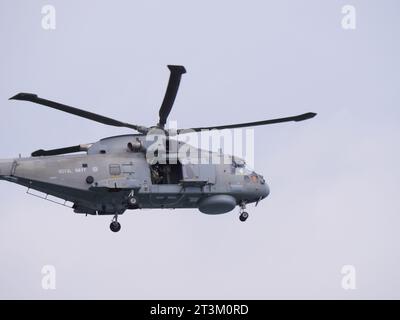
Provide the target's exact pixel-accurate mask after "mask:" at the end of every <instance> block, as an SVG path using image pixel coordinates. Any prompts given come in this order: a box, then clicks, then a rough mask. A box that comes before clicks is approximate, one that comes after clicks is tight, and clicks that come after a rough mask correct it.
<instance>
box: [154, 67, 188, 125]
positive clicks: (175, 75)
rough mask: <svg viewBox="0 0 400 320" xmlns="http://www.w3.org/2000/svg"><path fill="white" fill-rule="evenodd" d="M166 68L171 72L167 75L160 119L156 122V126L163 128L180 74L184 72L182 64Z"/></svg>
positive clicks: (172, 103)
mask: <svg viewBox="0 0 400 320" xmlns="http://www.w3.org/2000/svg"><path fill="white" fill-rule="evenodd" d="M168 69H169V70H170V71H171V74H170V76H169V81H168V86H167V91H166V92H165V96H164V100H163V102H162V105H161V108H160V111H159V116H160V121H159V122H158V126H159V127H161V128H164V126H165V124H166V122H167V118H168V115H169V113H170V112H171V109H172V106H173V105H174V101H175V98H176V94H177V93H178V89H179V84H180V82H181V78H182V74H184V73H186V69H185V67H184V66H171V65H169V66H168Z"/></svg>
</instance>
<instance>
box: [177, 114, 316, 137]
mask: <svg viewBox="0 0 400 320" xmlns="http://www.w3.org/2000/svg"><path fill="white" fill-rule="evenodd" d="M316 115H317V114H316V113H314V112H307V113H304V114H300V115H298V116H293V117H286V118H278V119H270V120H263V121H255V122H246V123H238V124H229V125H225V126H215V127H201V128H191V129H179V130H177V132H178V133H180V132H183V131H188V130H192V131H201V130H210V129H217V130H222V129H234V128H243V127H255V126H263V125H266V124H274V123H281V122H289V121H296V122H297V121H303V120H307V119H311V118H314V117H315V116H316Z"/></svg>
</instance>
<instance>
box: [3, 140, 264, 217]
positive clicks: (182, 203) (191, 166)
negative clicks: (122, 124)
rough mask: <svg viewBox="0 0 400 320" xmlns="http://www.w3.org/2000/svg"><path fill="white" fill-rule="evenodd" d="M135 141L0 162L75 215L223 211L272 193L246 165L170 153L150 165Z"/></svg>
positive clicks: (9, 175) (12, 176)
mask: <svg viewBox="0 0 400 320" xmlns="http://www.w3.org/2000/svg"><path fill="white" fill-rule="evenodd" d="M139 138H140V137H139ZM135 139H136V140H138V136H137V135H126V136H116V137H110V138H106V139H102V140H100V141H98V142H96V143H94V144H91V145H90V147H89V148H88V150H87V152H86V154H75V155H58V156H39V157H27V158H16V159H11V160H1V161H0V178H1V179H3V180H7V181H10V182H14V183H17V184H19V185H22V186H25V187H27V188H29V189H32V190H37V191H39V192H42V193H43V194H46V195H51V196H54V197H57V198H60V199H64V200H65V201H68V202H71V203H72V204H73V206H72V207H73V209H74V211H75V212H76V213H82V214H93V215H96V214H100V215H101V214H110V215H115V214H122V213H123V212H125V211H126V210H127V209H141V208H154V209H156V208H169V209H178V208H198V209H199V210H200V211H201V212H203V213H208V214H220V213H226V212H229V211H231V210H232V209H234V208H235V207H236V206H237V205H244V204H247V203H253V202H258V201H260V200H262V199H264V198H265V197H267V196H268V194H269V188H268V185H267V184H266V183H265V181H264V178H263V177H262V176H261V175H259V174H257V173H255V172H254V171H250V170H248V169H247V168H246V167H245V166H244V165H243V164H240V165H238V164H235V161H232V162H231V163H217V164H215V163H191V162H189V163H181V162H180V161H179V160H178V161H171V159H172V158H173V155H171V154H170V155H169V161H167V162H166V163H164V164H160V163H149V161H148V159H147V158H146V153H145V152H141V151H135V152H133V151H132V150H130V149H129V148H128V147H127V145H128V144H129V143H130V142H132V141H134V140H135ZM220 156H221V158H222V157H226V156H225V155H222V154H221V155H220ZM231 159H234V158H232V157H231ZM194 162H195V161H194ZM132 197H133V198H134V201H131V199H132Z"/></svg>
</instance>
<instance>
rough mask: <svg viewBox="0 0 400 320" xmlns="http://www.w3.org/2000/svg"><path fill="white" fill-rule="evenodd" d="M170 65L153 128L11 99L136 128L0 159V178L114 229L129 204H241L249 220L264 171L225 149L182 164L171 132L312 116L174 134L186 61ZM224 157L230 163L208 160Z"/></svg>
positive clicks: (263, 192)
mask: <svg viewBox="0 0 400 320" xmlns="http://www.w3.org/2000/svg"><path fill="white" fill-rule="evenodd" d="M168 68H169V70H170V78H169V82H168V86H167V90H166V93H165V96H164V100H163V102H162V105H161V108H160V110H159V122H158V124H157V125H156V126H153V127H146V126H139V125H134V124H130V123H125V122H120V121H117V120H115V119H111V118H108V117H104V116H102V115H99V114H95V113H92V112H88V111H85V110H82V109H78V108H74V107H71V106H67V105H64V104H60V103H57V102H54V101H50V100H46V99H42V98H39V97H38V96H37V95H35V94H31V93H19V94H17V95H15V96H14V97H12V98H10V100H22V101H30V102H34V103H37V104H40V105H44V106H47V107H50V108H53V109H57V110H60V111H64V112H67V113H70V114H74V115H76V116H79V117H83V118H86V119H90V120H93V121H96V122H100V123H102V124H106V125H110V126H116V127H125V128H130V129H133V130H136V131H137V132H139V133H137V134H130V135H121V136H114V137H108V138H104V139H101V140H100V141H97V142H95V143H90V144H80V145H76V146H72V147H66V148H60V149H52V150H42V149H40V150H37V151H35V152H33V153H32V154H31V157H26V158H22V157H19V158H15V159H7V160H0V179H2V180H7V181H9V182H13V183H16V184H19V185H22V186H25V187H27V188H28V191H27V193H29V194H33V195H36V196H39V197H41V198H43V199H46V200H50V201H54V202H57V203H60V204H62V205H66V206H69V207H71V208H72V209H73V210H74V212H75V213H79V214H86V215H88V214H89V215H112V216H113V218H112V221H111V224H110V229H111V231H113V232H118V231H119V230H120V229H121V225H120V223H119V222H118V216H119V215H121V214H123V213H124V212H125V211H126V210H127V209H133V210H136V209H142V208H150V209H160V208H161V209H163V208H168V209H177V208H197V209H199V210H200V211H201V212H202V213H206V214H221V213H226V212H229V211H231V210H233V209H234V208H235V207H236V206H239V208H240V215H239V218H240V221H246V219H247V218H248V216H249V215H248V213H247V212H246V211H245V209H246V205H247V204H249V203H256V205H257V204H258V202H259V201H260V200H262V199H264V198H266V197H267V196H268V194H269V187H268V185H267V183H266V182H265V180H264V178H263V176H262V175H260V174H258V173H256V172H254V171H252V170H249V169H248V168H247V166H246V163H245V161H244V160H243V159H241V158H238V157H235V156H230V155H225V154H222V152H219V153H218V152H211V151H207V150H200V149H198V150H197V151H199V152H197V153H194V154H195V156H191V158H190V159H189V161H187V159H186V161H182V159H180V157H179V156H178V155H179V153H178V150H179V148H180V147H181V146H182V144H183V145H184V143H183V142H181V141H178V140H176V139H174V138H173V137H174V136H176V135H178V134H185V133H187V132H203V131H204V130H211V129H216V130H223V129H234V128H243V127H253V126H260V125H267V124H274V123H281V122H289V121H303V120H306V119H310V118H313V117H314V116H315V115H316V114H315V113H312V112H308V113H305V114H301V115H298V116H292V117H286V118H279V119H271V120H264V121H256V122H249V123H240V124H231V125H222V126H211V127H199V128H191V129H176V130H174V131H172V130H170V129H165V125H166V122H167V118H168V115H169V113H170V112H171V109H172V106H173V104H174V101H175V97H176V94H177V92H178V88H179V84H180V80H181V77H182V74H184V73H186V70H185V68H184V67H183V66H174V65H169V66H168ZM149 137H150V138H149ZM151 137H153V139H151ZM154 137H157V138H156V139H154ZM160 137H163V138H161V139H160ZM155 141H157V143H155ZM154 146H156V147H154ZM150 149H151V152H149V151H150ZM222 158H223V159H225V160H226V159H228V160H229V161H220V162H219V163H218V162H215V161H214V162H213V161H210V159H222ZM204 159H206V160H205V161H204ZM194 160H196V161H194ZM200 160H202V161H200ZM38 192H39V193H38ZM55 199H58V200H61V201H56V200H55Z"/></svg>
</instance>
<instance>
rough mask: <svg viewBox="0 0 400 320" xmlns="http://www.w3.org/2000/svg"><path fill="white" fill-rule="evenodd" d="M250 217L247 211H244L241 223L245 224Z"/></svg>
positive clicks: (240, 217)
mask: <svg viewBox="0 0 400 320" xmlns="http://www.w3.org/2000/svg"><path fill="white" fill-rule="evenodd" d="M248 217H249V214H248V213H247V212H246V211H243V212H242V213H241V214H240V216H239V219H240V221H242V222H245V221H246V220H247V218H248Z"/></svg>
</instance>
